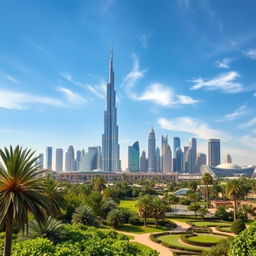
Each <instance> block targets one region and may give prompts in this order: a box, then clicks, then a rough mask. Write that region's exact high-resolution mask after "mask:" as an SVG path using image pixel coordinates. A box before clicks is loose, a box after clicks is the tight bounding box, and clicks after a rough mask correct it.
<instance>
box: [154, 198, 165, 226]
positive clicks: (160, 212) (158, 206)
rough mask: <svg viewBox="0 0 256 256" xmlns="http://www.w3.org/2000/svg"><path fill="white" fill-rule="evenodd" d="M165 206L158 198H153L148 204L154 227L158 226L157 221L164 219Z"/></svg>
mask: <svg viewBox="0 0 256 256" xmlns="http://www.w3.org/2000/svg"><path fill="white" fill-rule="evenodd" d="M165 210H166V205H165V203H164V201H163V200H162V199H160V198H159V197H154V198H153V200H152V202H151V204H150V215H151V217H153V218H154V219H155V227H156V228H157V226H158V220H159V219H161V218H164V216H165Z"/></svg>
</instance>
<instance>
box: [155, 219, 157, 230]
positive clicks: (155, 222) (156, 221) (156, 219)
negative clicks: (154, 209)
mask: <svg viewBox="0 0 256 256" xmlns="http://www.w3.org/2000/svg"><path fill="white" fill-rule="evenodd" d="M157 226H158V218H155V227H156V228H157Z"/></svg>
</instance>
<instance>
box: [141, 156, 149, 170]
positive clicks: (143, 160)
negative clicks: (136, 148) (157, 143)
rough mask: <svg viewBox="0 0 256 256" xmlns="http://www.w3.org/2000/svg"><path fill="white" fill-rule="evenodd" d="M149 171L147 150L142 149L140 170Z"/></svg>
mask: <svg viewBox="0 0 256 256" xmlns="http://www.w3.org/2000/svg"><path fill="white" fill-rule="evenodd" d="M147 171H148V160H147V157H146V152H145V151H142V153H141V157H140V172H147Z"/></svg>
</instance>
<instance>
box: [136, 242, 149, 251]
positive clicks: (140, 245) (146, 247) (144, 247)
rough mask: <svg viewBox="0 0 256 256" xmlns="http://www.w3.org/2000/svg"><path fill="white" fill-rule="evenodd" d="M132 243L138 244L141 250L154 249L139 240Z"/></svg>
mask: <svg viewBox="0 0 256 256" xmlns="http://www.w3.org/2000/svg"><path fill="white" fill-rule="evenodd" d="M131 244H134V245H136V246H137V247H138V248H139V249H141V250H147V251H153V249H151V248H150V247H148V246H146V245H144V244H140V243H137V242H131Z"/></svg>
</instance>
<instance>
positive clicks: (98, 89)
mask: <svg viewBox="0 0 256 256" xmlns="http://www.w3.org/2000/svg"><path fill="white" fill-rule="evenodd" d="M61 76H62V77H63V78H65V79H66V80H67V81H69V82H70V83H72V84H74V85H76V86H79V87H81V88H84V89H86V90H87V91H89V92H90V93H92V94H94V95H95V96H97V97H99V98H101V99H105V95H106V82H105V81H103V80H102V79H99V82H98V84H95V85H92V84H86V83H82V82H80V81H77V80H75V79H74V78H73V76H72V75H70V74H67V73H61Z"/></svg>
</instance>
